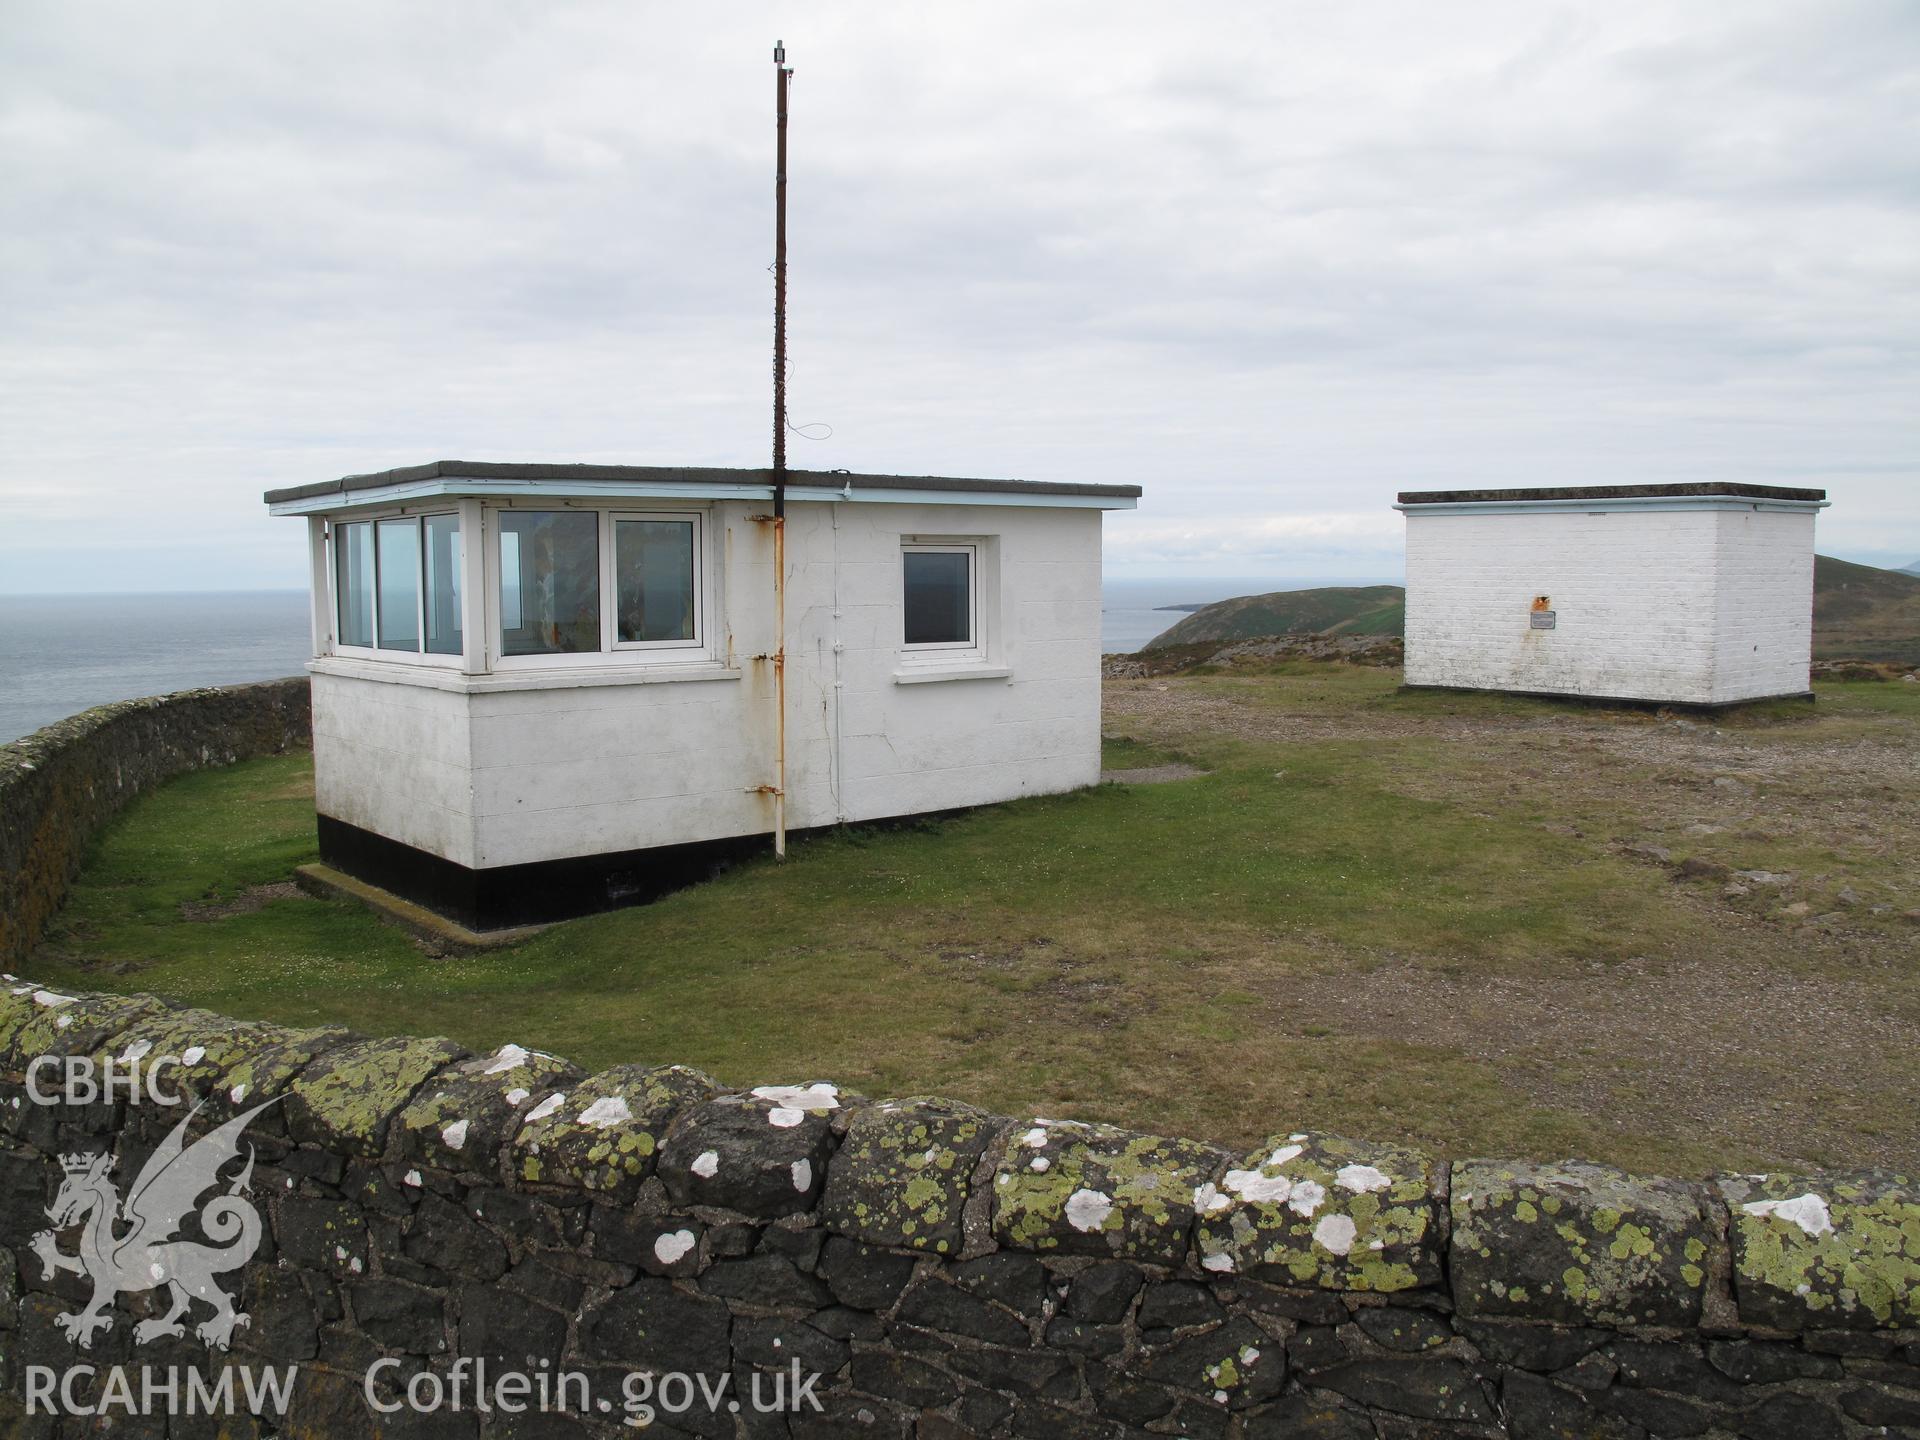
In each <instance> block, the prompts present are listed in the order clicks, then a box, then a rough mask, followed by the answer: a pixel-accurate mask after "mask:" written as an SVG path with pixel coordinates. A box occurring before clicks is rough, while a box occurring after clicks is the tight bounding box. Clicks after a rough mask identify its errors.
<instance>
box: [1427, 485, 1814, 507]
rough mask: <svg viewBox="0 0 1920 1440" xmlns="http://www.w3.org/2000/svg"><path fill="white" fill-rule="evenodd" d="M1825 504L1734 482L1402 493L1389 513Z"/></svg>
mask: <svg viewBox="0 0 1920 1440" xmlns="http://www.w3.org/2000/svg"><path fill="white" fill-rule="evenodd" d="M1829 503H1831V502H1829V501H1828V499H1827V492H1826V491H1824V490H1802V489H1796V488H1794V487H1791V486H1786V485H1748V484H1746V483H1744V482H1742V481H1738V480H1694V481H1684V482H1680V483H1676V484H1667V485H1541V486H1527V487H1523V488H1520V489H1514V490H1402V491H1401V492H1400V496H1399V501H1398V503H1397V504H1396V505H1395V506H1394V507H1393V508H1394V509H1396V510H1411V509H1420V510H1427V509H1430V508H1438V507H1449V508H1452V507H1458V508H1461V509H1471V510H1500V509H1515V510H1560V509H1565V510H1638V509H1666V510H1673V509H1702V508H1705V509H1721V508H1726V509H1742V510H1745V509H1750V508H1761V509H1788V510H1818V509H1821V508H1822V507H1824V506H1826V505H1828V504H1829Z"/></svg>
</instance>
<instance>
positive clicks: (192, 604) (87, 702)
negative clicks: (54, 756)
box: [0, 576, 1398, 743]
mask: <svg viewBox="0 0 1920 1440" xmlns="http://www.w3.org/2000/svg"><path fill="white" fill-rule="evenodd" d="M1397 583H1398V582H1397V581H1390V580H1382V579H1380V578H1379V577H1377V576H1376V577H1372V578H1338V577H1316V578H1312V579H1282V578H1279V577H1276V576H1211V577H1208V578H1206V579H1200V580H1192V579H1189V580H1178V579H1175V580H1167V579H1111V578H1110V579H1108V580H1107V581H1106V582H1105V584H1104V585H1103V586H1102V587H1101V595H1100V600H1101V613H1100V629H1101V648H1102V649H1103V650H1105V651H1107V652H1109V653H1112V652H1116V651H1131V650H1137V649H1139V648H1140V647H1141V646H1142V645H1144V644H1146V642H1147V641H1149V640H1151V639H1152V638H1153V637H1154V636H1156V635H1158V634H1159V633H1160V632H1161V631H1162V630H1165V629H1166V628H1167V627H1168V626H1169V625H1172V624H1174V623H1175V622H1176V621H1178V620H1180V619H1182V618H1183V613H1184V612H1181V611H1177V610H1169V609H1164V608H1162V607H1164V606H1173V605H1210V604H1212V603H1213V602H1214V601H1216V600H1228V599H1232V598H1233V597H1234V596H1237V595H1263V594H1266V593H1268V592H1269V591H1274V590H1306V589H1311V588H1313V587H1315V586H1320V585H1381V584H1397ZM307 650H308V630H307V596H306V592H305V591H304V590H228V591H218V592H208V593H198V594H159V595H0V743H4V742H6V741H8V740H15V739H18V738H19V737H20V736H22V735H27V734H31V733H32V732H33V731H35V730H38V729H39V728H40V727H41V726H43V725H51V724H52V723H53V722H54V721H56V720H60V719H63V718H65V717H66V716H68V715H73V714H77V713H78V712H80V711H82V710H87V709H91V708H92V707H93V706H95V705H105V704H107V703H108V702H109V701H113V700H131V699H134V698H136V697H138V696H141V695H163V694H166V693H167V692H168V691H171V690H188V689H192V688H194V687H195V686H200V685H235V684H238V683H240V682H241V681H243V680H272V679H277V678H278V677H280V676H282V675H298V674H300V673H301V671H302V668H303V667H304V666H305V664H306V661H307Z"/></svg>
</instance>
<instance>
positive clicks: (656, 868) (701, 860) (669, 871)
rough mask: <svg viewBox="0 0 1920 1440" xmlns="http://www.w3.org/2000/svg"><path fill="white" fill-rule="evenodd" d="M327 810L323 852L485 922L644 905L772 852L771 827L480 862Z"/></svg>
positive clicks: (485, 925) (378, 880) (524, 921)
mask: <svg viewBox="0 0 1920 1440" xmlns="http://www.w3.org/2000/svg"><path fill="white" fill-rule="evenodd" d="M318 819H319V822H320V858H321V859H322V860H324V861H325V862H326V863H327V864H329V865H331V866H333V868H334V869H336V870H341V871H344V872H345V873H346V874H348V875H351V876H353V877H354V878H355V879H357V880H364V881H366V882H367V883H368V884H369V885H378V886H379V887H380V888H381V889H382V890H386V891H390V892H391V893H393V894H395V895H398V896H399V897H400V898H401V899H403V900H411V901H413V903H414V904H416V905H424V906H426V908H427V909H429V910H432V911H434V912H435V913H436V914H439V915H444V916H446V917H447V918H448V919H449V920H457V921H458V922H459V923H460V924H462V925H464V926H466V927H467V928H468V929H469V930H483V931H484V930H507V929H512V928H513V927H515V926H519V925H541V924H546V923H548V922H550V921H554V920H571V919H573V918H575V917H576V916H580V915H591V914H594V913H595V912H596V911H600V910H615V909H618V908H619V907H621V906H623V905H643V904H645V903H646V902H648V901H650V900H658V899H659V898H660V897H661V896H662V895H668V894H671V893H672V892H673V891H675V890H681V889H684V888H685V887H687V886H688V885H694V884H698V883H699V882H700V881H702V880H711V879H712V878H713V877H714V876H715V875H718V874H719V873H720V872H721V871H723V870H725V869H726V868H727V867H728V866H730V865H732V864H734V863H736V862H737V861H739V860H741V859H744V858H745V857H746V856H749V855H756V854H764V853H766V852H767V851H768V850H769V849H770V848H771V847H772V843H773V842H772V839H771V838H770V837H769V836H766V835H743V836H740V837H738V838H735V839H730V840H709V841H703V842H701V843H699V844H694V845H665V846H660V847H658V848H656V849H651V850H624V851H621V852H619V853H617V854H612V855H586V856H581V857H578V858H576V859H569V860H541V861H536V862H535V863H533V864H530V865H501V866H498V867H496V868H493V869H487V870H471V869H469V868H468V867H466V866H465V865H456V864H455V863H454V862H453V861H451V860H444V859H442V858H441V857H440V856H438V855H431V854H429V853H428V852H426V851H425V850H416V849H415V848H414V847H413V846H411V845H403V844H401V843H400V842H399V841H398V840H389V839H388V838H387V837H386V836H384V835H376V834H374V833H373V832H372V831H371V830H363V829H361V828H360V827H359V826H358V825H349V824H348V823H347V822H346V821H344V820H335V819H334V818H332V817H331V816H328V815H322V816H319V817H318Z"/></svg>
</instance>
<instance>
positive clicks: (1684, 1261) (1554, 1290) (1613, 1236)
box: [1452, 1160, 1724, 1326]
mask: <svg viewBox="0 0 1920 1440" xmlns="http://www.w3.org/2000/svg"><path fill="white" fill-rule="evenodd" d="M1452 1210H1453V1249H1452V1258H1453V1264H1452V1271H1453V1294H1454V1300H1455V1303H1457V1304H1458V1305H1459V1307H1460V1310H1461V1312H1462V1313H1463V1314H1467V1315H1514V1316H1518V1315H1531V1316H1544V1317H1547V1318H1551V1319H1554V1320H1559V1321H1564V1322H1567V1323H1571V1324H1588V1323H1598V1324H1605V1325H1676V1326H1679V1325H1696V1324H1698V1323H1699V1321H1700V1316H1701V1311H1702V1308H1703V1305H1704V1302H1705V1295H1706V1286H1707V1277H1708V1276H1709V1275H1710V1274H1711V1273H1712V1271H1713V1269H1714V1252H1715V1251H1716V1250H1717V1249H1720V1248H1721V1247H1723V1245H1724V1242H1723V1240H1722V1238H1721V1235H1720V1232H1719V1228H1718V1226H1717V1225H1716V1224H1715V1223H1714V1221H1713V1220H1712V1219H1711V1218H1710V1217H1709V1215H1708V1212H1707V1208H1706V1203H1705V1194H1704V1192H1703V1191H1702V1190H1701V1189H1700V1188H1699V1187H1697V1186H1693V1185H1689V1184H1685V1183H1683V1182H1681V1181H1677V1180H1666V1179H1653V1178H1647V1177H1642V1176H1637V1175H1629V1174H1627V1173H1626V1172H1625V1171H1623V1170H1616V1169H1614V1168H1612V1167H1611V1166H1605V1165H1591V1164H1587V1163H1585V1162H1581V1161H1567V1162H1564V1163H1562V1164H1558V1165H1530V1164H1523V1163H1520V1162H1517V1161H1500V1160H1468V1161H1463V1162H1461V1163H1460V1164H1457V1165H1455V1166H1454V1167H1453V1178H1452Z"/></svg>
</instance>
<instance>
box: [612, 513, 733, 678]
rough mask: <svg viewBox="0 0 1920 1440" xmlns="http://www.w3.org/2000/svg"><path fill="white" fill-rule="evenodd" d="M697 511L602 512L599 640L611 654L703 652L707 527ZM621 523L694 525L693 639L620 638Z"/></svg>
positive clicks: (705, 610)
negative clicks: (618, 548)
mask: <svg viewBox="0 0 1920 1440" xmlns="http://www.w3.org/2000/svg"><path fill="white" fill-rule="evenodd" d="M702 519H703V515H702V512H701V511H698V510H612V509H609V510H604V511H602V512H601V525H600V533H601V536H602V543H601V546H600V554H601V571H602V574H601V580H600V584H601V589H602V591H603V593H604V594H605V596H606V602H607V603H606V604H605V605H603V606H602V607H601V609H602V617H601V638H602V641H603V644H604V645H605V648H606V651H607V652H608V653H610V654H627V653H631V652H634V651H638V652H640V653H642V654H645V653H649V652H656V651H678V652H681V653H685V652H686V651H689V650H705V649H706V648H707V639H706V622H707V600H706V543H705V541H706V526H705V525H704V524H702ZM622 520H665V521H673V522H676V523H685V522H688V521H691V522H692V525H693V542H692V543H693V638H692V639H690V640H622V639H621V638H620V588H619V586H620V574H619V553H618V550H617V548H616V547H617V546H618V545H619V543H620V522H621V521H622Z"/></svg>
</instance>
